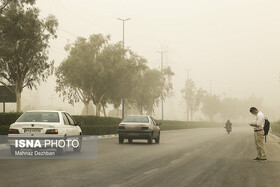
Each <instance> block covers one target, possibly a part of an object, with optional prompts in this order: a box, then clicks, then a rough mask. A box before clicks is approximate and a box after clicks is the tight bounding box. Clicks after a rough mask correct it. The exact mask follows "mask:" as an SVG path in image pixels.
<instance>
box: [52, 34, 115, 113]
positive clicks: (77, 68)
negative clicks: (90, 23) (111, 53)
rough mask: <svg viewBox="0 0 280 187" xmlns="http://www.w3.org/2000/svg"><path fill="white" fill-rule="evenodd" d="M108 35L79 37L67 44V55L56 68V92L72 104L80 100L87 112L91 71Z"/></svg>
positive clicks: (89, 99) (89, 98)
mask: <svg viewBox="0 0 280 187" xmlns="http://www.w3.org/2000/svg"><path fill="white" fill-rule="evenodd" d="M109 38H110V36H105V37H104V36H102V35H92V36H91V37H90V39H89V41H88V40H87V39H86V38H82V37H79V38H77V40H76V41H75V43H74V44H72V45H71V44H67V45H66V46H65V50H66V51H67V52H69V55H68V57H67V58H66V59H65V60H64V61H63V62H62V63H61V64H60V65H59V67H58V68H57V69H56V72H55V75H56V77H57V79H56V83H57V85H56V92H59V93H60V96H62V97H63V100H65V99H67V100H68V102H69V103H70V104H72V105H74V104H75V103H76V102H79V101H82V102H83V103H84V105H85V113H86V114H87V115H88V114H89V102H90V101H91V100H92V98H91V91H92V90H91V81H92V80H91V79H92V74H93V73H94V72H96V71H91V69H93V68H94V63H95V60H96V56H97V55H98V54H99V53H100V50H101V48H103V46H104V45H105V44H106V43H107V42H108V40H109Z"/></svg>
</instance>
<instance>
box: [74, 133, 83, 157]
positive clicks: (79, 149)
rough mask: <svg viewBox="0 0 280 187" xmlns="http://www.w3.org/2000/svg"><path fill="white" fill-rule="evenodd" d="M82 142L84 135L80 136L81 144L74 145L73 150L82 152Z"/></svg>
mask: <svg viewBox="0 0 280 187" xmlns="http://www.w3.org/2000/svg"><path fill="white" fill-rule="evenodd" d="M82 142H83V139H82V137H81V136H80V138H79V146H78V147H76V148H75V147H73V150H74V151H75V152H78V153H79V152H81V149H82Z"/></svg>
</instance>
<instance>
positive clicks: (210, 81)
mask: <svg viewBox="0 0 280 187" xmlns="http://www.w3.org/2000/svg"><path fill="white" fill-rule="evenodd" d="M212 82H213V80H209V83H210V95H212Z"/></svg>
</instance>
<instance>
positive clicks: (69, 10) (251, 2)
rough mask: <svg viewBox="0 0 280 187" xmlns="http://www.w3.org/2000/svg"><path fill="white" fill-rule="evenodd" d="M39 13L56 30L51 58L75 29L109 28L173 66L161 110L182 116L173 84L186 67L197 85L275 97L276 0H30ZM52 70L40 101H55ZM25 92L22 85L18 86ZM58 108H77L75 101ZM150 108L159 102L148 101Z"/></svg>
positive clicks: (279, 88)
mask: <svg viewBox="0 0 280 187" xmlns="http://www.w3.org/2000/svg"><path fill="white" fill-rule="evenodd" d="M36 5H37V6H38V7H39V8H40V9H41V15H42V17H46V16H47V15H48V14H53V15H55V16H56V17H57V19H58V21H59V28H58V38H57V39H56V40H55V41H52V42H51V49H50V58H51V59H54V60H55V63H56V65H59V63H60V62H61V61H62V60H63V59H64V58H65V57H66V55H67V54H66V53H65V51H64V46H65V44H66V43H67V41H68V40H69V41H70V42H74V41H75V38H76V37H77V36H83V37H88V36H89V35H90V34H97V33H103V34H110V35H111V36H112V40H113V41H115V42H117V41H120V40H122V23H121V22H120V21H118V20H117V19H116V18H118V17H119V18H131V20H130V21H128V22H127V23H126V28H125V31H126V33H125V45H126V47H129V48H131V49H132V50H134V51H136V52H137V53H138V54H139V55H142V56H144V57H145V58H147V60H148V62H149V63H148V64H149V66H150V67H153V68H159V66H160V54H159V53H158V51H159V50H160V49H161V48H162V47H163V48H164V49H165V50H167V51H168V53H166V54H165V55H164V64H165V65H169V66H171V68H172V70H173V71H174V72H175V76H174V78H173V85H174V91H175V94H174V97H173V98H170V99H169V100H168V101H167V103H166V107H167V109H166V110H167V112H166V115H167V117H168V118H176V119H185V114H184V111H183V110H182V108H183V107H182V106H180V105H182V104H180V103H181V101H182V97H181V93H180V90H181V89H182V87H183V84H184V80H185V78H186V69H188V68H190V69H191V70H190V77H191V78H192V79H193V80H194V81H195V83H196V86H197V87H202V88H204V89H206V90H208V91H209V89H210V80H212V92H213V93H214V94H219V95H224V96H231V97H239V98H244V97H249V96H251V95H256V96H258V97H263V98H264V104H265V105H273V106H275V105H279V104H280V97H279V95H280V83H279V72H280V63H279V60H280V53H279V48H280V36H279V35H280V34H279V33H280V13H279V9H280V1H276V0H269V1H268V0H266V1H264V0H263V1H261V0H246V1H244V0H228V1H225V0H212V1H209V0H172V1H171V0H152V1H151V0H138V1H136V0H37V4H36ZM54 87H55V79H54V78H53V77H52V78H50V79H49V80H48V82H47V83H43V84H42V85H41V88H40V91H39V93H40V99H39V100H40V103H41V104H42V105H48V103H50V102H51V100H52V98H53V105H55V104H57V105H61V104H62V101H61V98H58V95H57V94H56V93H55V91H54ZM32 93H33V92H29V91H25V94H26V95H27V94H32ZM81 106H82V105H77V107H76V108H74V109H71V107H70V106H69V105H67V104H65V105H63V106H62V107H61V108H63V107H64V108H65V109H68V110H72V111H73V112H72V113H79V111H80V107H81ZM156 112H157V113H158V112H159V110H158V109H156Z"/></svg>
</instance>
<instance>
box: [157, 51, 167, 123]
mask: <svg viewBox="0 0 280 187" xmlns="http://www.w3.org/2000/svg"><path fill="white" fill-rule="evenodd" d="M158 53H160V64H161V66H160V69H161V73H163V54H164V53H167V51H164V50H160V51H158ZM163 119H164V110H163V96H162V97H161V120H163Z"/></svg>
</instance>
